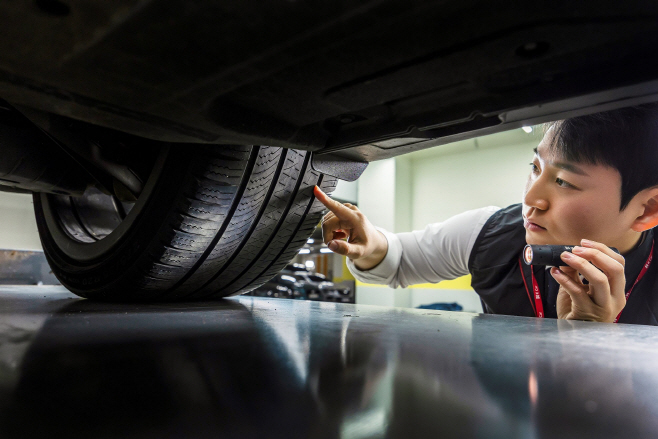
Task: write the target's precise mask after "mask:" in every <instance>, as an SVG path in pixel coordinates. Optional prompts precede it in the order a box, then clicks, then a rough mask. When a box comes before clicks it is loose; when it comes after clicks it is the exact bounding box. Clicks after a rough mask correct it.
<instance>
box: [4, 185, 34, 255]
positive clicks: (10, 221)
mask: <svg viewBox="0 0 658 439" xmlns="http://www.w3.org/2000/svg"><path fill="white" fill-rule="evenodd" d="M0 249H11V250H41V242H40V241H39V234H38V232H37V223H36V220H35V219H34V206H33V205H32V196H31V195H25V194H12V193H7V192H0Z"/></svg>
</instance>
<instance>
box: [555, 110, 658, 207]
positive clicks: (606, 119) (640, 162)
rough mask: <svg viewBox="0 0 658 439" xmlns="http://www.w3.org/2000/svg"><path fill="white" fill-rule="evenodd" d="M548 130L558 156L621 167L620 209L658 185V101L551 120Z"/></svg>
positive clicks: (617, 168)
mask: <svg viewBox="0 0 658 439" xmlns="http://www.w3.org/2000/svg"><path fill="white" fill-rule="evenodd" d="M544 132H545V133H546V135H550V136H551V139H550V148H551V151H552V152H554V153H556V154H557V155H558V156H560V157H562V158H564V159H566V160H568V161H572V162H576V163H585V164H591V165H604V166H610V167H612V168H614V169H616V170H617V171H619V174H620V175H621V204H620V207H619V210H620V211H622V210H624V209H625V208H626V206H628V203H629V202H630V201H631V200H632V199H633V197H634V196H635V195H637V194H638V193H639V192H640V191H642V190H644V189H647V188H650V187H653V186H658V103H652V104H645V105H639V106H635V107H627V108H622V109H619V110H612V111H605V112H602V113H596V114H590V115H587V116H579V117H573V118H571V119H565V120H559V121H556V122H549V123H546V124H544Z"/></svg>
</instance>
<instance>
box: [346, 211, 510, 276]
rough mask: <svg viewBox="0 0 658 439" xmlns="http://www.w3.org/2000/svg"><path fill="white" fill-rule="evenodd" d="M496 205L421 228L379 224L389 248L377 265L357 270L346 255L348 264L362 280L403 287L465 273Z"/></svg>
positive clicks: (352, 271)
mask: <svg viewBox="0 0 658 439" xmlns="http://www.w3.org/2000/svg"><path fill="white" fill-rule="evenodd" d="M498 210H500V208H499V207H495V206H489V207H484V208H481V209H475V210H469V211H467V212H464V213H461V214H459V215H455V216H453V217H452V218H449V219H447V220H445V221H443V222H441V223H434V224H430V225H428V226H427V227H425V229H424V230H416V231H413V232H407V233H391V232H389V231H387V230H384V229H382V228H379V227H378V228H377V230H379V231H381V232H382V233H383V234H384V236H385V237H386V240H387V241H388V252H387V253H386V256H385V257H384V259H383V260H382V261H381V262H380V263H379V265H377V266H375V267H374V268H371V269H370V270H363V271H362V270H359V269H358V268H356V266H355V265H354V262H352V260H350V259H349V258H348V259H347V268H348V269H349V270H350V272H351V273H352V274H353V275H354V277H355V278H356V279H358V280H360V281H361V282H364V283H371V284H386V285H388V286H390V287H391V288H398V287H402V288H406V287H407V286H409V285H414V284H420V283H437V282H440V281H442V280H450V279H456V278H458V277H460V276H464V275H467V274H468V259H469V257H470V255H471V251H472V250H473V246H474V244H475V239H476V238H477V237H478V235H479V233H480V231H481V230H482V227H484V224H485V223H486V222H487V220H488V219H489V218H490V217H491V215H493V214H494V213H495V212H497V211H498Z"/></svg>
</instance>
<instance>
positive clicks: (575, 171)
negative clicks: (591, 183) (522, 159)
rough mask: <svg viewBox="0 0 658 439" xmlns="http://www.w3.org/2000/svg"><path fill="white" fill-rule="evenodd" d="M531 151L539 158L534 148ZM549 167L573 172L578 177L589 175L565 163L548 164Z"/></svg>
mask: <svg viewBox="0 0 658 439" xmlns="http://www.w3.org/2000/svg"><path fill="white" fill-rule="evenodd" d="M533 151H534V152H535V154H536V155H537V156H538V157H541V156H540V155H539V151H537V148H534V149H533ZM549 164H550V165H553V166H555V167H556V168H560V169H564V170H565V171H569V172H573V173H574V174H578V175H584V176H585V177H589V174H588V173H587V172H585V171H583V170H582V169H581V168H579V167H578V166H576V165H572V164H571V163H565V162H549Z"/></svg>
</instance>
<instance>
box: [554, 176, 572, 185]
mask: <svg viewBox="0 0 658 439" xmlns="http://www.w3.org/2000/svg"><path fill="white" fill-rule="evenodd" d="M555 182H556V183H557V184H558V186H562V187H573V185H571V184H569V183H567V182H566V181H564V180H562V179H561V178H556V179H555Z"/></svg>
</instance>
